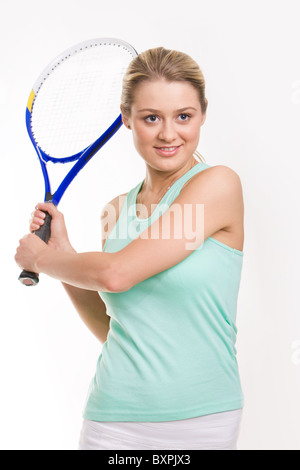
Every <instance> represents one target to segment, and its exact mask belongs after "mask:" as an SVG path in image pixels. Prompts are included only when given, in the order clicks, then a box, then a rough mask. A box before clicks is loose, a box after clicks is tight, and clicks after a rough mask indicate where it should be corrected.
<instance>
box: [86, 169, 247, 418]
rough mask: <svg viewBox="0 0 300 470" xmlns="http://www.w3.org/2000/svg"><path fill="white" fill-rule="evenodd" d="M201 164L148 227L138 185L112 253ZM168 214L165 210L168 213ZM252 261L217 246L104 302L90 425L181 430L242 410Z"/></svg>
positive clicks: (207, 245) (109, 243) (109, 246)
mask: <svg viewBox="0 0 300 470" xmlns="http://www.w3.org/2000/svg"><path fill="white" fill-rule="evenodd" d="M209 167H210V165H208V164H206V163H198V164H197V165H196V166H194V167H193V168H192V169H191V170H189V171H188V172H187V173H186V174H184V175H183V176H182V177H181V178H179V179H178V180H177V181H176V182H175V183H174V184H173V185H172V186H171V188H170V189H169V190H168V191H167V193H166V194H165V196H164V197H163V198H162V200H161V201H160V204H159V206H157V207H156V209H155V210H154V211H153V212H152V215H151V216H150V217H149V218H148V219H143V220H141V219H138V218H137V217H136V198H137V194H138V192H139V190H140V188H141V186H142V183H139V184H138V185H137V186H136V187H135V188H133V189H132V190H131V191H130V192H129V193H128V195H127V198H126V201H125V203H124V205H123V208H122V210H121V213H120V216H119V219H118V222H117V224H116V225H115V227H114V228H113V230H112V232H111V233H110V236H109V237H108V239H107V240H106V244H105V246H104V251H105V252H108V253H112V252H117V251H119V250H121V249H122V248H123V247H124V246H126V245H127V244H128V243H130V242H131V241H132V240H133V239H134V238H136V237H137V236H138V235H139V233H140V232H142V231H143V230H145V229H146V228H147V227H148V226H149V225H150V224H151V223H152V222H154V221H155V220H156V219H157V218H158V217H159V216H160V215H161V214H162V213H163V212H164V211H165V210H166V209H167V208H168V207H169V206H170V205H171V204H172V202H173V201H174V199H175V198H176V197H177V196H178V194H179V193H180V191H181V189H182V187H183V185H184V184H185V183H186V182H187V181H188V180H189V179H190V178H192V177H193V176H194V175H195V174H196V173H198V172H200V171H202V170H204V169H206V168H209ZM162 208H163V210H162ZM242 261H243V252H241V251H239V250H236V249H233V248H231V247H229V246H227V245H225V244H223V243H221V242H219V241H217V240H215V239H214V238H212V237H209V238H207V239H206V240H205V241H204V243H203V244H202V246H201V249H198V250H195V251H193V252H192V253H191V254H190V255H189V256H188V257H187V258H186V259H184V260H183V261H182V262H180V263H178V264H177V265H175V266H173V267H171V268H170V269H167V270H166V271H163V272H161V273H159V274H156V275H155V276H152V277H150V278H148V279H146V280H144V281H142V282H140V283H138V284H136V285H135V286H133V287H132V288H131V289H129V290H128V291H126V292H121V293H109V292H100V295H101V298H102V299H103V301H104V302H105V304H106V307H107V314H108V315H109V316H110V331H109V333H108V337H107V341H106V342H105V343H104V344H103V347H102V351H101V355H100V357H99V360H98V362H97V367H96V373H95V376H94V378H93V380H92V382H91V385H90V388H89V393H88V397H87V402H86V405H85V410H84V418H85V419H89V420H94V421H153V422H154V421H173V420H179V419H180V420H181V419H187V418H193V417H198V416H202V415H206V414H210V413H217V412H222V411H229V410H234V409H238V408H242V407H243V393H242V389H241V384H240V377H239V371H238V364H237V360H236V348H235V342H236V333H237V328H236V309H237V299H238V291H239V286H240V278H241V270H242Z"/></svg>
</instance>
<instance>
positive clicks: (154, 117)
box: [145, 114, 157, 122]
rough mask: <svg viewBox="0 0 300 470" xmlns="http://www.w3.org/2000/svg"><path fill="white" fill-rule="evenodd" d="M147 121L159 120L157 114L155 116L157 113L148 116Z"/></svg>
mask: <svg viewBox="0 0 300 470" xmlns="http://www.w3.org/2000/svg"><path fill="white" fill-rule="evenodd" d="M145 121H146V122H156V121H157V116H155V114H153V115H151V116H147V117H146V118H145Z"/></svg>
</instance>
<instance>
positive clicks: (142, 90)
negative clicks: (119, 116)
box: [133, 79, 200, 110]
mask: <svg viewBox="0 0 300 470" xmlns="http://www.w3.org/2000/svg"><path fill="white" fill-rule="evenodd" d="M165 105H168V107H174V108H176V109H184V108H187V107H195V106H196V108H197V109H198V108H199V107H200V101H199V93H198V92H197V90H196V88H195V87H194V86H193V85H192V84H191V83H190V82H188V81H172V82H169V81H167V80H164V79H157V80H147V81H144V82H141V83H140V84H139V85H138V86H137V87H136V89H135V93H134V101H133V106H134V108H135V109H136V110H140V109H160V108H161V107H162V106H165Z"/></svg>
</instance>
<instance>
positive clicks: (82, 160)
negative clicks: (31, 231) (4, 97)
mask: <svg viewBox="0 0 300 470" xmlns="http://www.w3.org/2000/svg"><path fill="white" fill-rule="evenodd" d="M30 122H31V111H30V110H29V109H28V108H27V109H26V127H27V132H28V135H29V137H30V140H31V142H32V144H33V146H34V148H35V150H36V153H37V155H38V158H39V162H40V164H41V168H42V172H43V177H44V182H45V197H44V201H45V202H52V203H53V204H55V205H56V206H57V205H58V204H59V202H60V200H61V198H62V196H63V194H64V192H65V191H66V189H67V187H68V186H69V184H70V183H71V182H72V181H73V179H74V178H75V176H76V175H77V174H78V172H79V171H80V170H81V169H82V168H83V167H84V166H85V165H86V164H87V162H88V161H89V160H90V159H91V158H92V157H93V155H95V153H97V152H98V150H99V149H100V148H101V147H102V146H103V145H104V144H105V143H106V142H107V141H108V140H109V139H110V138H111V137H112V136H113V135H114V134H115V133H116V132H117V130H118V129H120V127H121V126H122V115H121V114H120V115H119V116H118V117H117V119H116V120H115V121H114V122H113V123H112V125H111V126H110V127H109V128H108V129H107V130H106V131H105V132H104V133H103V134H102V135H101V136H100V137H99V138H98V139H97V140H95V142H94V143H93V144H91V145H89V146H88V147H86V148H85V149H84V150H83V151H81V152H79V153H77V154H75V155H71V156H69V157H65V158H60V159H58V158H54V157H51V156H50V155H48V154H47V153H45V152H44V151H43V150H42V149H41V148H40V147H39V146H38V145H37V143H36V141H35V139H34V136H33V133H32V129H31V124H30ZM76 160H78V161H77V163H76V164H75V165H74V166H73V168H71V170H70V171H69V173H68V174H67V175H66V177H65V178H64V179H63V181H62V182H61V183H60V185H59V187H58V188H57V190H56V191H55V192H54V194H52V192H51V185H50V181H49V175H48V171H47V162H49V161H51V162H52V163H70V162H74V161H76Z"/></svg>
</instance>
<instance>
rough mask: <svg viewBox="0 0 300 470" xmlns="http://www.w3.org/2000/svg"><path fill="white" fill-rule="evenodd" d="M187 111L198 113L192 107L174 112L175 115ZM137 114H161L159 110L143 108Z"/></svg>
mask: <svg viewBox="0 0 300 470" xmlns="http://www.w3.org/2000/svg"><path fill="white" fill-rule="evenodd" d="M188 109H192V110H193V111H198V110H197V109H196V108H194V107H193V106H186V107H185V108H180V109H177V110H175V112H176V113H183V112H184V111H187V110H188ZM137 112H138V113H144V112H149V113H153V114H155V113H161V111H160V110H159V109H153V108H143V109H139V110H138V111H137Z"/></svg>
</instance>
